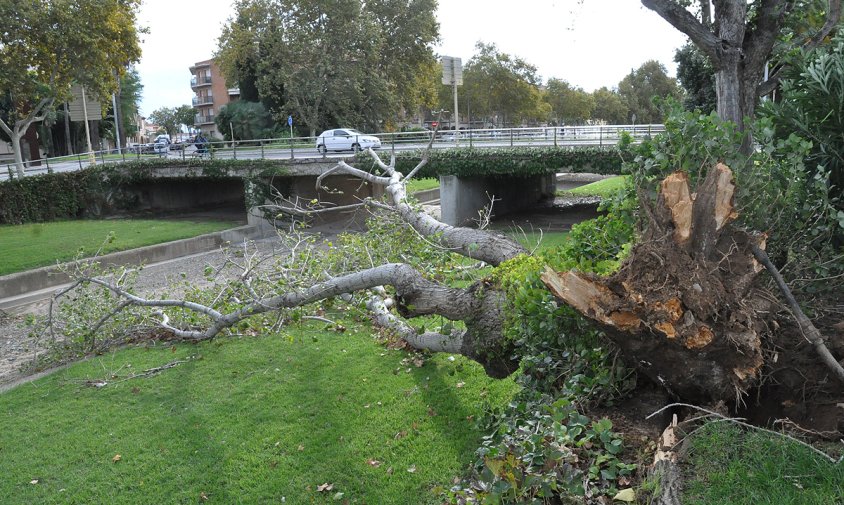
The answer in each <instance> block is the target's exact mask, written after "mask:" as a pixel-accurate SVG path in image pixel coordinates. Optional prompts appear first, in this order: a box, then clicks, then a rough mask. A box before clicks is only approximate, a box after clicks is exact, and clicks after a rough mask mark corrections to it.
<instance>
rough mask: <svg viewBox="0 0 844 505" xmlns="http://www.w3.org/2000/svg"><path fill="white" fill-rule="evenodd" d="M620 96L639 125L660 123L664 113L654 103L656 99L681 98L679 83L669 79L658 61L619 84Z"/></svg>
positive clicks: (652, 61) (631, 73) (636, 71)
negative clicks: (634, 115)
mask: <svg viewBox="0 0 844 505" xmlns="http://www.w3.org/2000/svg"><path fill="white" fill-rule="evenodd" d="M618 94H619V95H620V96H621V98H622V99H623V100H624V102H625V103H626V104H627V108H628V110H629V114H630V115H632V114H636V122H637V123H659V122H661V121H662V113H661V112H660V111H659V108H658V107H657V105H656V104H655V103H654V101H653V99H654V97H660V98H668V97H673V98H679V97H680V90H679V88H678V87H677V81H676V80H675V79H673V78H671V77H668V74H667V73H666V71H665V67H664V66H663V65H662V64H661V63H659V62H658V61H655V60H650V61H646V62H645V63H643V64H642V66H640V67H639V68H637V69H635V70H632V71H631V72H630V73H629V74H627V76H626V77H625V78H624V79H622V80H621V82H620V83H618ZM627 120H631V117H628V118H627Z"/></svg>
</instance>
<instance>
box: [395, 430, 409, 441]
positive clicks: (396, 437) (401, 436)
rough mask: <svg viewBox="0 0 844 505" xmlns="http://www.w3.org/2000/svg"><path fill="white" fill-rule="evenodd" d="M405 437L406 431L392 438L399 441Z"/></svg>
mask: <svg viewBox="0 0 844 505" xmlns="http://www.w3.org/2000/svg"><path fill="white" fill-rule="evenodd" d="M406 436H407V432H406V431H400V432H398V433H396V436H395V437H393V438H394V439H396V440H399V439H401V438H404V437H406Z"/></svg>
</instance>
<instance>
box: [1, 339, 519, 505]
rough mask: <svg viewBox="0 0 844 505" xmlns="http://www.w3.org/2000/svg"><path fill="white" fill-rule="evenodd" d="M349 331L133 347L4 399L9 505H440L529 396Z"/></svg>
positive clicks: (443, 359) (458, 364)
mask: <svg viewBox="0 0 844 505" xmlns="http://www.w3.org/2000/svg"><path fill="white" fill-rule="evenodd" d="M344 324H346V323H344ZM349 328H350V329H349V330H348V331H346V333H336V332H332V331H324V330H323V329H322V325H318V324H316V323H310V324H308V325H307V326H306V327H299V328H293V329H290V330H288V332H285V333H284V334H283V335H280V336H266V337H248V338H246V337H244V338H242V339H221V340H218V341H215V342H209V343H202V344H199V345H186V344H182V345H176V346H174V347H172V348H167V347H166V346H165V347H152V348H134V349H128V350H122V351H117V352H115V353H114V354H112V355H109V356H102V357H97V358H93V359H91V360H89V361H87V362H83V363H77V364H75V365H73V366H71V367H70V368H68V369H66V370H62V371H60V372H56V373H55V374H53V375H51V376H49V377H46V378H44V379H41V380H38V381H36V382H33V383H30V384H25V385H22V386H19V387H18V388H16V389H13V390H11V391H8V392H6V393H4V394H2V395H0V425H2V426H3V429H2V430H0V475H3V479H0V496H3V497H4V499H3V503H7V504H17V503H20V504H29V503H111V504H121V503H126V504H136V503H204V502H205V500H204V498H203V497H207V499H208V503H282V502H286V503H344V501H343V500H348V503H369V504H376V503H384V504H392V503H408V504H417V503H438V500H437V497H436V496H435V495H434V494H433V493H432V492H431V489H432V488H433V487H434V486H435V485H437V484H446V485H447V484H448V483H449V482H451V480H452V479H453V478H454V477H455V476H457V475H460V474H461V473H462V472H463V471H464V470H465V468H466V465H467V464H468V463H469V462H470V461H472V459H473V451H474V450H475V448H476V447H478V445H479V441H480V437H481V436H482V435H483V433H482V432H481V431H480V430H479V428H477V427H476V425H475V422H474V418H475V417H478V416H480V415H481V414H482V413H483V412H484V409H485V407H486V406H488V405H496V406H497V405H502V404H505V403H506V402H507V401H509V399H510V398H511V397H512V394H514V392H515V390H516V386H515V385H514V383H513V382H512V381H511V380H503V381H499V380H492V379H489V378H488V377H486V375H484V373H483V370H482V369H481V368H480V367H479V366H477V365H476V364H474V363H471V362H468V361H466V360H464V359H463V358H461V357H457V358H456V359H454V360H453V361H452V360H451V359H449V357H448V356H446V355H436V356H434V357H432V358H429V359H427V360H426V361H425V362H424V364H423V363H422V362H417V363H414V362H413V359H410V360H407V357H408V354H407V353H405V352H404V351H396V350H388V349H386V348H385V347H383V346H382V345H380V344H379V343H377V342H375V341H374V340H373V338H372V337H371V336H370V331H369V329H368V327H366V328H364V327H360V326H356V325H354V324H349ZM190 356H194V358H193V359H189V357H190ZM178 359H189V361H188V362H186V363H184V364H182V365H180V366H177V367H174V368H171V369H168V370H165V371H164V372H162V373H160V374H159V375H155V376H152V377H146V378H135V379H130V380H123V379H125V378H126V376H127V375H128V374H131V373H133V372H134V373H140V372H141V371H142V370H145V369H148V368H152V367H160V366H162V365H164V364H166V363H169V362H172V361H174V360H178ZM417 365H421V366H417ZM94 380H104V381H106V382H108V385H106V386H104V387H92V386H90V385H87V384H86V381H94ZM118 455H119V457H118ZM326 483H327V484H330V485H331V488H330V491H328V490H324V491H320V488H319V486H321V485H323V484H326ZM338 493H342V495H339V497H338ZM335 498H336V499H338V500H340V498H342V500H340V501H334V500H335ZM285 500H286V501H285Z"/></svg>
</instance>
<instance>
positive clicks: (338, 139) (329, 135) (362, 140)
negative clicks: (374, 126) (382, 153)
mask: <svg viewBox="0 0 844 505" xmlns="http://www.w3.org/2000/svg"><path fill="white" fill-rule="evenodd" d="M370 147H371V148H372V149H380V148H381V139H379V138H378V137H375V136H373V135H367V134H365V133H361V132H359V131H357V130H354V129H352V128H337V129H334V130H326V131H324V132H322V133H320V134H319V137H317V140H316V148H317V150H318V151H319V152H321V153H323V154H325V153H326V152H327V151H355V152H358V151H360V150H362V149H369V148H370Z"/></svg>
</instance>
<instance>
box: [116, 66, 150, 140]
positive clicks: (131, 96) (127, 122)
mask: <svg viewBox="0 0 844 505" xmlns="http://www.w3.org/2000/svg"><path fill="white" fill-rule="evenodd" d="M143 90H144V85H143V84H141V76H140V75H138V71H137V70H135V69H134V68H131V69H129V71H128V72H126V75H124V76H123V77H122V78H121V79H120V87H119V88H118V95H117V108H118V109H119V110H120V128H121V129H122V130H123V138H126V137H133V136H135V135H136V134H137V133H138V125H137V124H136V122H135V118H136V117H137V116H138V112H139V105H140V103H141V96H142V92H143Z"/></svg>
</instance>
